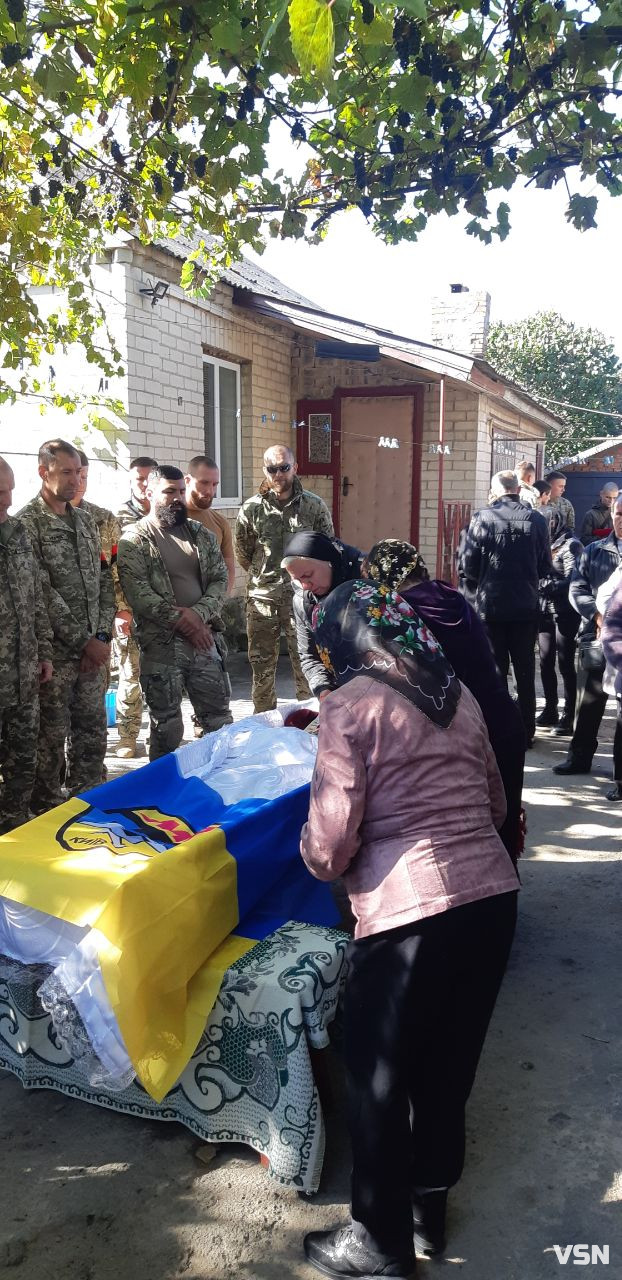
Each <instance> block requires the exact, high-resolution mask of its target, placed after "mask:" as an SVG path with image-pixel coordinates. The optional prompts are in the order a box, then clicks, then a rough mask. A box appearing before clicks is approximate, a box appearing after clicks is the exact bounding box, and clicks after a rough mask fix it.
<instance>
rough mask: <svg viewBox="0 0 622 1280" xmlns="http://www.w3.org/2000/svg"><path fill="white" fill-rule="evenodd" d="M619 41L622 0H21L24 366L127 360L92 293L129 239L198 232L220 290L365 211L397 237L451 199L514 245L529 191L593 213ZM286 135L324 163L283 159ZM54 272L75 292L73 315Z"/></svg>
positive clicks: (13, 220)
mask: <svg viewBox="0 0 622 1280" xmlns="http://www.w3.org/2000/svg"><path fill="white" fill-rule="evenodd" d="M621 44H622V0H611V2H610V3H608V2H607V0H605V2H604V4H603V6H602V7H601V9H600V10H598V9H596V8H595V7H594V6H593V5H591V4H590V3H588V2H587V0H574V3H573V2H572V0H569V2H568V3H566V0H461V4H460V7H459V8H457V7H456V6H455V5H453V4H448V3H447V2H446V0H401V3H400V4H397V5H396V4H393V3H388V0H328V3H326V0H289V4H288V0H186V3H182V4H171V3H168V2H167V0H0V61H1V63H2V68H1V73H0V184H1V190H0V244H2V246H3V252H2V256H1V258H0V339H2V338H3V339H5V340H6V342H7V344H8V346H7V350H6V355H5V367H14V368H18V367H21V366H25V368H26V374H25V376H26V377H27V376H28V373H27V370H28V366H29V362H32V361H34V362H36V361H37V360H38V359H40V356H41V352H42V350H46V349H48V350H49V349H51V348H52V347H53V346H54V344H55V343H56V342H58V341H60V342H61V343H64V344H66V343H69V342H71V341H72V340H74V339H79V340H80V341H82V343H83V344H84V346H85V347H86V351H87V355H88V358H89V359H92V360H93V361H95V362H97V363H99V364H101V365H102V367H104V368H105V369H106V371H107V372H111V371H114V369H115V368H116V367H117V366H118V353H117V352H115V350H114V343H111V344H110V345H109V347H108V354H106V350H105V348H106V342H105V341H104V340H103V339H102V336H101V334H98V330H97V325H98V323H99V322H100V321H101V319H102V317H101V315H100V313H99V311H98V308H97V306H96V305H94V304H93V300H92V296H91V295H90V293H89V290H88V283H89V262H90V260H91V258H92V256H93V254H94V253H95V252H97V251H99V250H101V248H102V246H103V245H104V243H105V237H106V236H107V235H109V234H110V233H116V232H119V231H127V232H130V231H131V232H136V233H137V234H139V235H140V236H141V237H142V238H144V239H145V240H148V239H150V238H152V237H153V236H154V235H156V234H162V230H163V228H164V231H165V233H170V234H175V232H176V231H177V230H179V229H180V228H182V227H185V228H186V229H187V228H188V227H190V228H196V227H200V228H201V229H202V230H204V231H205V232H206V233H208V235H210V236H213V237H215V238H216V242H215V244H214V243H213V242H211V241H210V252H209V254H207V255H197V258H199V257H201V268H202V274H201V279H202V280H205V279H206V278H207V277H209V275H210V273H211V276H212V277H213V276H215V275H217V274H218V265H219V262H222V261H223V260H225V261H227V260H229V261H230V260H231V259H232V258H234V257H235V256H236V255H238V254H239V253H240V252H241V250H242V248H243V247H244V245H249V244H251V245H254V246H256V247H257V246H259V245H260V243H261V238H262V236H263V235H264V234H267V233H268V232H269V233H270V234H272V235H274V236H283V237H307V238H312V239H313V238H315V239H317V238H319V237H321V236H322V234H323V233H324V231H325V229H326V226H327V224H328V221H329V220H330V218H331V216H332V215H333V214H334V213H335V212H337V211H339V210H342V209H346V208H352V207H358V209H359V210H360V211H361V214H362V215H363V216H364V217H365V218H367V219H368V220H369V221H370V223H371V224H372V226H373V228H374V230H375V231H376V232H377V234H378V235H379V236H381V237H382V238H384V239H385V240H386V241H387V242H389V243H395V242H398V241H400V240H412V239H415V238H416V236H417V235H418V234H419V233H420V232H421V231H422V230H423V228H424V227H425V225H426V221H427V219H428V218H429V217H430V216H431V215H433V214H434V213H436V212H437V211H439V210H444V211H445V212H447V213H449V214H455V213H457V212H458V211H460V210H466V211H467V213H468V214H469V216H470V222H469V224H468V228H467V230H468V231H469V233H470V234H473V235H475V236H479V237H481V238H482V239H484V240H486V241H488V240H490V239H491V237H492V236H493V235H498V236H501V237H503V236H505V235H506V234H507V232H508V229H509V220H508V215H509V208H508V205H507V203H506V202H505V201H504V200H503V199H500V200H499V201H498V202H497V199H496V198H495V197H497V196H499V195H500V194H501V193H503V192H507V191H509V190H510V188H511V187H512V186H513V185H514V183H516V182H520V181H527V182H531V183H534V184H536V185H537V186H541V187H550V186H553V185H554V184H556V183H558V182H560V181H561V182H566V184H567V187H568V208H567V215H566V216H567V217H568V218H569V220H570V221H571V222H572V223H574V224H575V225H576V226H577V227H579V228H581V229H584V228H586V227H589V226H593V225H594V224H595V215H596V207H597V196H596V195H595V194H594V192H596V191H597V190H598V188H599V187H600V188H606V189H607V190H608V191H610V192H613V193H615V194H618V193H619V191H620V190H621V182H622V168H621V164H622V131H621V129H620V125H619V122H618V119H617V104H618V98H619V95H620V93H622V89H620V88H618V81H619V77H620V74H621V70H622V64H621V61H620V46H621ZM276 125H278V126H280V127H281V128H282V129H283V128H285V129H286V130H288V131H289V133H290V135H291V138H292V139H293V140H294V141H295V142H298V143H299V144H300V146H301V147H303V148H304V151H303V153H302V154H303V159H304V161H305V163H304V164H303V166H302V168H303V172H302V176H300V174H299V173H298V174H296V175H292V174H289V173H287V172H283V171H281V172H277V173H274V172H272V173H271V172H270V171H269V170H268V167H267V155H266V148H267V145H268V142H269V140H270V138H271V136H272V135H273V130H274V126H276ZM582 183H583V184H584V185H583V186H582V185H581V184H582ZM208 258H209V260H210V262H209V263H208V261H207V259H208ZM210 264H211V265H210ZM206 272H207V276H206V274H205V273H206ZM192 280H193V262H192V260H191V261H190V262H189V263H188V265H187V267H186V270H185V273H184V283H185V284H186V285H191V284H192ZM41 283H49V284H52V285H56V286H59V287H62V288H68V299H67V305H66V306H65V307H59V308H58V309H57V310H56V311H55V312H53V314H52V317H51V319H46V318H44V317H43V316H42V315H41V314H40V312H39V311H38V309H37V306H36V303H35V302H34V301H33V300H32V298H31V296H30V295H29V294H28V291H27V287H26V286H27V285H28V284H34V285H37V284H41Z"/></svg>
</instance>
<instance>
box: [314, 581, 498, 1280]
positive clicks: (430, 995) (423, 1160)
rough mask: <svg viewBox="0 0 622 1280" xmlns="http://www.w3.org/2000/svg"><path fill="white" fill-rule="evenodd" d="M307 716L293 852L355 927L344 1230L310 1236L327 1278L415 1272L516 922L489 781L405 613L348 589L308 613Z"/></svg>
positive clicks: (435, 652)
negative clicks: (315, 695)
mask: <svg viewBox="0 0 622 1280" xmlns="http://www.w3.org/2000/svg"><path fill="white" fill-rule="evenodd" d="M313 626H314V633H315V638H316V642H317V646H318V651H319V652H320V655H321V657H322V660H323V661H324V662H325V663H326V665H327V667H328V668H329V670H330V672H331V675H332V677H333V680H334V681H335V683H336V685H337V688H336V689H335V690H334V692H332V693H330V694H329V695H328V696H327V697H326V698H325V699H324V701H323V702H322V714H321V718H320V735H319V746H318V756H317V763H316V766H315V772H314V776H313V782H312V787H311V805H310V810H309V821H308V823H307V825H306V826H305V827H304V829H303V832H302V842H301V852H302V856H303V858H304V861H305V863H306V865H307V866H308V868H309V870H310V871H311V872H312V873H313V874H314V875H315V876H317V877H318V878H319V879H321V880H334V879H336V878H338V877H343V882H344V885H345V887H346V889H347V892H348V896H349V898H350V902H351V905H352V910H353V912H354V916H355V918H356V930H355V937H354V941H353V942H352V943H351V947H350V956H349V966H348V978H347V982H346V991H345V1058H346V1078H347V1096H348V1112H349V1126H350V1135H351V1140H352V1157H353V1169H352V1185H351V1199H352V1216H351V1222H350V1224H349V1225H348V1226H346V1227H342V1228H340V1229H337V1230H336V1231H328V1232H312V1233H311V1234H310V1235H308V1236H307V1237H306V1239H305V1253H306V1256H307V1258H308V1260H309V1262H311V1263H312V1264H313V1266H315V1267H316V1269H317V1270H319V1271H321V1272H322V1273H323V1274H325V1275H329V1276H334V1277H372V1276H373V1277H377V1276H391V1277H395V1278H399V1277H401V1278H402V1280H411V1277H413V1276H414V1275H415V1255H414V1249H413V1211H414V1229H415V1232H416V1238H417V1237H418V1241H419V1244H420V1246H421V1247H422V1248H423V1250H424V1251H425V1252H430V1253H432V1252H439V1251H440V1250H441V1249H442V1248H443V1247H444V1225H445V1206H446V1200H447V1190H448V1188H449V1187H451V1186H453V1185H454V1183H456V1182H457V1181H458V1179H459V1178H460V1175H461V1173H462V1167H463V1163H464V1145H465V1139H464V1111H465V1104H466V1101H467V1099H468V1096H469V1094H470V1092H471V1088H472V1085H473V1081H474V1078H475V1072H476V1069H477V1063H478V1060H479V1056H480V1053H481V1050H482V1046H483V1044H484V1039H485V1036H486V1031H487V1028H488V1023H489V1021H490V1017H491V1015H492V1011H493V1009H494V1005H495V1001H496V998H497V994H498V991H499V987H500V985H501V980H502V977H503V973H504V971H505V967H506V963H507V959H508V955H509V951H510V947H511V943H512V937H513V934H514V927H515V921H516V896H517V889H518V882H517V878H516V873H515V871H514V868H513V866H512V863H511V861H510V858H509V856H508V853H507V852H506V850H505V848H504V846H503V844H502V842H501V840H500V839H499V836H498V834H497V828H498V827H499V826H500V825H501V823H502V822H503V819H504V817H505V800H504V794H503V787H502V784H501V779H500V777H499V772H498V770H497V766H496V764H495V759H494V755H493V752H492V749H491V746H490V742H489V739H488V734H487V732H486V728H485V725H484V722H483V719H482V715H481V712H480V710H479V707H478V705H477V703H476V701H475V699H474V698H473V697H472V695H471V694H470V693H469V691H468V689H466V688H465V687H464V686H463V685H461V684H460V681H459V680H458V679H457V678H456V676H455V674H454V672H453V670H452V668H451V667H450V665H449V663H448V662H447V660H446V659H445V657H444V654H443V651H442V649H441V648H440V646H439V645H438V643H437V641H436V640H435V639H434V637H433V636H432V635H431V633H430V632H429V631H428V630H427V629H426V627H425V626H424V624H423V623H422V621H421V619H420V618H419V617H418V615H417V614H416V613H415V612H414V610H413V609H412V607H411V606H410V605H409V604H407V603H406V601H405V600H403V599H402V597H400V596H399V595H397V594H396V593H395V592H390V591H388V590H387V588H386V587H380V588H378V587H376V586H374V585H372V584H370V583H364V582H348V583H344V584H343V585H342V586H340V587H338V588H337V589H336V590H335V591H333V592H332V593H331V595H330V596H328V597H327V598H326V599H325V600H324V601H322V602H321V604H319V605H318V606H317V609H316V611H315V615H314V618H313Z"/></svg>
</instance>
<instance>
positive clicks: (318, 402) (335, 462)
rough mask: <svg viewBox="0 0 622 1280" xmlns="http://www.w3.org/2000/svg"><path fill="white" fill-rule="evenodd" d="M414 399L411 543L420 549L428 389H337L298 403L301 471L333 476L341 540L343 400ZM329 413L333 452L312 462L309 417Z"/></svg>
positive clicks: (414, 386) (413, 385) (335, 520)
mask: <svg viewBox="0 0 622 1280" xmlns="http://www.w3.org/2000/svg"><path fill="white" fill-rule="evenodd" d="M395 396H401V397H402V398H403V397H404V396H412V400H413V415H412V445H413V452H412V487H411V499H410V540H411V542H412V543H413V544H414V545H415V546H417V545H418V542H419V518H420V509H421V465H422V455H423V404H424V396H425V386H424V385H422V383H420V382H403V383H401V384H400V385H399V386H390V387H385V386H380V387H335V390H334V391H333V394H332V396H330V397H325V398H323V399H322V398H310V397H305V398H303V399H301V400H298V401H297V402H296V424H297V437H298V449H297V458H298V469H299V471H300V472H301V474H302V475H305V476H330V477H331V479H332V484H333V524H334V526H335V533H336V534H337V536H338V537H339V532H340V527H341V483H342V473H341V420H342V402H343V401H344V400H357V399H359V400H362V399H371V398H372V397H373V398H375V399H378V400H379V399H384V398H386V399H390V398H391V397H395ZM310 413H330V415H331V426H332V449H331V461H330V463H316V462H310V461H309V421H308V419H309V414H310Z"/></svg>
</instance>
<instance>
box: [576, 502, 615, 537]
mask: <svg viewBox="0 0 622 1280" xmlns="http://www.w3.org/2000/svg"><path fill="white" fill-rule="evenodd" d="M612 531H613V516H612V514H611V507H608V506H607V504H606V503H605V502H595V503H594V506H593V507H590V509H589V511H586V513H585V515H584V517H583V524H582V525H581V533H580V534H579V537H580V538H581V541H582V543H583V546H584V547H589V546H590V545H591V543H592V542H595V541H596V540H597V539H598V538H603V537H605V538H607V537H608V536H609V534H610V533H611V532H612Z"/></svg>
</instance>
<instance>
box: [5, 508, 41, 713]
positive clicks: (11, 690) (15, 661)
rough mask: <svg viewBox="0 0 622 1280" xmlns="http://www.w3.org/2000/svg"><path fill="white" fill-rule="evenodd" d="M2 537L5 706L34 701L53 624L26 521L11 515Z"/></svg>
mask: <svg viewBox="0 0 622 1280" xmlns="http://www.w3.org/2000/svg"><path fill="white" fill-rule="evenodd" d="M3 528H4V532H5V538H6V540H5V538H2V539H0V609H1V610H2V630H1V631H0V706H2V705H4V706H8V705H10V703H12V702H13V700H16V701H17V702H18V703H22V702H29V701H31V700H32V698H33V696H34V695H35V694H36V692H37V690H38V688H39V672H38V664H39V663H40V662H45V661H50V660H51V657H52V628H51V626H50V620H49V618H48V615H47V610H46V607H45V604H44V601H43V594H42V591H41V577H40V574H39V565H38V563H37V559H36V556H35V555H34V553H33V550H32V547H31V545H30V540H29V538H28V534H27V532H26V527H25V525H24V524H23V523H22V521H21V520H16V519H14V518H12V517H11V516H9V517H8V519H7V521H6V522H5V524H4V526H3Z"/></svg>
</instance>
